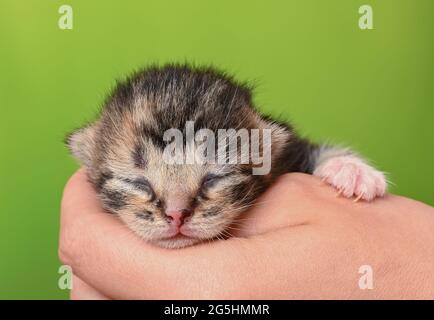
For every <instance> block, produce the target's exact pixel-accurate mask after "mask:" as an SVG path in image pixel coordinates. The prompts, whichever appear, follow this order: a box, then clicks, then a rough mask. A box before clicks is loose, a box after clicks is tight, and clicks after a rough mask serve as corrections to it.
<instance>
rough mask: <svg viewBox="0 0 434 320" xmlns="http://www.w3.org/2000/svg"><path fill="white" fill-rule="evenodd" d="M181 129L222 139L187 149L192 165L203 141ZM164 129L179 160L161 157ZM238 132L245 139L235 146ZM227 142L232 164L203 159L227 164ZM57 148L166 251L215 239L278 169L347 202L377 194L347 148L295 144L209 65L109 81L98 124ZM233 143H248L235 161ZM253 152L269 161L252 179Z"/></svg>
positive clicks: (375, 178) (107, 203) (376, 182)
mask: <svg viewBox="0 0 434 320" xmlns="http://www.w3.org/2000/svg"><path fill="white" fill-rule="evenodd" d="M189 124H193V125H194V129H193V133H194V134H196V133H198V132H199V131H202V132H204V131H203V130H207V131H206V132H207V133H210V132H211V133H217V132H220V131H219V130H226V133H228V132H229V134H227V139H224V140H222V141H223V142H221V141H220V140H219V143H213V144H210V143H208V142H207V143H208V144H207V145H206V146H207V147H209V148H208V153H209V154H210V155H211V157H208V158H207V159H208V160H210V161H201V162H197V161H196V162H195V161H193V162H191V161H190V162H187V161H185V160H186V159H187V157H188V156H189V153H190V156H192V157H191V158H190V159H196V158H197V150H198V149H197V148H196V149H195V148H194V147H200V145H201V144H202V145H203V143H205V142H203V141H205V140H203V141H202V142H201V141H198V140H197V139H195V137H193V138H192V137H191V135H190V137H189V135H188V132H187V131H188V130H187V129H186V128H187V127H188V125H189ZM171 130H177V131H176V132H178V133H180V137H181V138H182V142H181V144H179V143H178V144H177V146H178V147H180V149H179V150H181V153H176V154H177V156H178V158H177V159H178V160H181V161H175V162H173V161H172V162H170V161H167V157H166V155H167V154H169V155H173V152H169V153H167V148H168V147H169V146H170V145H171V143H173V142H174V140H175V139H167V133H168V132H171ZM231 130H232V131H231ZM241 130H244V131H243V132H244V133H245V132H246V131H247V132H248V135H247V137H248V138H250V140H249V141H247V142H246V141H244V142H243V141H241V134H239V132H241ZM255 130H256V133H258V132H259V133H260V134H256V135H254V134H253V133H254V131H255ZM265 133H267V134H268V135H267V134H265ZM267 137H268V138H269V139H267ZM172 138H173V136H172ZM234 143H235V146H236V147H238V148H237V149H235V159H236V160H238V161H226V162H222V161H212V160H216V159H217V157H218V156H221V155H223V157H222V159H224V160H228V158H230V156H231V154H230V152H232V151H233V149H230V146H233V145H234ZM67 144H68V147H69V149H70V150H71V152H72V154H73V155H74V156H75V157H76V158H77V159H78V160H79V161H80V163H81V164H82V165H83V166H84V167H85V168H86V171H87V174H88V177H89V180H90V181H91V183H92V184H93V185H94V187H95V189H96V191H97V193H98V195H99V197H100V199H101V203H102V205H103V207H104V208H105V209H106V210H108V211H109V212H111V213H114V214H116V215H117V216H119V218H120V219H121V220H123V221H124V222H125V223H126V225H127V226H128V227H129V228H131V230H133V231H134V232H136V233H137V234H138V235H139V236H140V237H142V238H143V239H145V240H146V241H148V242H151V243H154V244H156V245H159V246H162V247H167V248H180V247H185V246H189V245H193V244H195V243H198V242H200V241H203V240H207V239H214V238H217V237H219V236H221V235H222V234H224V233H225V230H226V229H227V227H228V226H229V225H230V224H231V223H233V221H234V220H235V219H236V218H237V217H238V216H239V214H240V213H241V212H242V211H244V210H245V209H246V208H248V207H249V206H250V205H252V204H253V203H254V201H255V199H257V198H258V196H259V195H260V194H262V193H263V192H264V191H265V190H266V189H267V188H268V187H269V186H270V184H272V183H273V181H274V180H275V179H276V178H277V177H278V176H280V175H282V174H285V173H288V172H304V173H309V174H313V175H316V176H319V177H321V178H322V179H324V180H325V181H326V182H327V183H329V184H331V185H332V186H334V187H335V188H337V189H338V190H339V192H340V193H341V194H342V195H344V196H345V197H348V198H350V197H355V198H356V200H359V199H363V200H366V201H370V200H373V199H374V198H375V197H378V196H383V195H384V193H385V191H386V180H385V177H384V175H383V174H382V173H381V172H379V171H377V170H376V169H374V168H373V167H371V166H370V165H368V164H367V163H366V162H365V161H364V160H363V159H361V158H360V157H359V156H358V155H356V154H355V153H354V152H352V151H351V150H349V149H342V148H338V147H333V146H329V145H316V144H312V143H310V142H309V141H307V140H305V139H302V138H300V137H299V136H298V135H297V133H296V132H295V131H294V129H293V128H292V127H291V126H290V125H288V124H285V123H281V122H278V121H275V120H273V119H271V118H269V117H266V116H264V115H261V114H260V113H259V112H258V111H257V110H256V109H255V107H254V105H253V103H252V94H251V90H250V88H249V87H248V86H247V85H246V84H242V83H238V82H236V81H235V80H234V79H233V78H232V77H230V76H228V75H226V74H225V73H222V72H220V71H217V70H215V69H214V68H209V67H192V66H189V65H166V66H162V67H155V66H153V67H149V68H146V69H144V70H142V71H140V72H137V73H134V74H133V75H131V76H130V77H129V78H127V79H126V80H124V81H121V82H119V83H118V84H117V86H116V87H115V89H114V90H113V92H112V93H111V94H110V96H109V97H108V99H107V100H106V102H105V105H104V107H103V109H102V110H101V112H100V115H99V117H98V119H97V120H95V121H94V122H93V123H91V124H89V125H87V126H85V127H83V128H81V129H79V130H76V131H75V132H73V133H72V134H70V135H69V136H68V138H67ZM254 144H259V147H258V148H256V149H255V148H253V147H254ZM243 146H244V147H247V149H248V147H251V148H250V149H249V151H248V152H250V153H249V154H248V157H247V161H239V159H240V157H239V156H240V152H241V150H242V149H243ZM214 148H215V149H218V150H216V152H215V153H212V152H209V151H210V150H211V151H213V150H214ZM253 149H255V150H256V151H254V152H253ZM179 150H178V151H179ZM245 150H246V149H245ZM172 151H173V150H172ZM195 151H196V153H195V154H194V155H191V153H193V152H195ZM202 151H203V150H202ZM202 151H200V152H202ZM200 152H199V153H200ZM203 152H205V151H203ZM209 154H207V155H209ZM233 155H234V154H232V156H233ZM254 156H260V157H259V159H263V160H266V159H269V162H270V163H269V168H268V170H265V171H264V172H263V173H262V174H255V172H254V171H255V168H256V169H258V168H259V167H260V164H258V162H255V161H253V157H254ZM267 157H268V158H267ZM244 160H246V159H244ZM265 169H267V168H265Z"/></svg>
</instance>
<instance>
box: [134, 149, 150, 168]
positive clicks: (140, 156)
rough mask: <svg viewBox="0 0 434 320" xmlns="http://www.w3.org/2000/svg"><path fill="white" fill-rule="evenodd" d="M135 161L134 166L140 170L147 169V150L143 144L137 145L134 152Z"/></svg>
mask: <svg viewBox="0 0 434 320" xmlns="http://www.w3.org/2000/svg"><path fill="white" fill-rule="evenodd" d="M132 157H133V161H134V165H135V166H136V167H138V168H140V169H145V168H146V164H147V161H146V158H145V148H144V147H143V145H142V144H139V143H138V144H137V145H136V146H135V148H134V150H133V154H132Z"/></svg>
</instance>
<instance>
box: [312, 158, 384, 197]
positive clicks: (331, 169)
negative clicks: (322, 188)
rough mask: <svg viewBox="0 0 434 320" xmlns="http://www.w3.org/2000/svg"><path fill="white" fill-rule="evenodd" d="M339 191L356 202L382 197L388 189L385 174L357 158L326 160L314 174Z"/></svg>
mask: <svg viewBox="0 0 434 320" xmlns="http://www.w3.org/2000/svg"><path fill="white" fill-rule="evenodd" d="M313 174H314V175H316V176H319V177H321V178H322V179H323V180H324V181H326V182H327V183H329V184H331V185H332V186H333V187H335V188H336V189H338V190H339V193H340V194H342V195H344V196H345V197H347V198H351V197H353V196H355V197H356V201H357V200H359V199H363V200H366V201H370V200H373V199H374V198H375V197H381V196H383V195H384V194H385V192H386V189H387V182H386V178H385V177H384V174H383V173H382V172H380V171H377V170H375V169H374V168H372V167H371V166H369V165H368V164H366V163H365V162H364V161H363V160H361V159H359V158H357V157H356V156H352V155H348V156H339V157H333V158H330V159H328V160H325V161H324V163H321V164H320V165H319V166H318V167H317V168H316V169H315V171H314V172H313Z"/></svg>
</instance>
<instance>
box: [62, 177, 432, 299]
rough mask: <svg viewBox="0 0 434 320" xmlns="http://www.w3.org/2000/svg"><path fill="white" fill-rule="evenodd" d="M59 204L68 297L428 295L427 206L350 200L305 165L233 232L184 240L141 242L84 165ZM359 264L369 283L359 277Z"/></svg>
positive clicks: (280, 183)
mask: <svg viewBox="0 0 434 320" xmlns="http://www.w3.org/2000/svg"><path fill="white" fill-rule="evenodd" d="M61 211H62V215H61V229H60V242H59V255H60V258H61V260H62V262H63V263H64V264H68V265H70V266H71V267H72V269H73V273H74V276H75V278H74V280H75V281H74V289H73V292H72V297H73V298H91V299H92V298H95V299H103V298H105V297H109V298H115V299H195V298H198V299H206V298H210V299H261V298H262V299H305V298H311V299H347V298H353V299H363V298H379V299H382V298H397V299H403V298H431V299H432V298H434V275H433V273H432V270H434V209H433V208H432V207H430V206H427V205H425V204H422V203H420V202H417V201H414V200H410V199H406V198H403V197H398V196H393V195H388V196H386V197H385V198H382V199H377V200H375V201H374V202H371V203H367V202H356V203H354V202H353V201H351V200H350V199H346V198H341V197H337V196H336V192H335V190H334V189H332V188H330V187H329V186H327V185H325V184H323V183H321V181H320V180H319V179H317V178H315V177H312V176H309V175H304V174H287V175H284V176H282V177H281V178H280V179H279V180H278V181H277V182H276V183H275V184H274V185H273V186H272V188H270V190H268V191H267V193H266V194H264V195H263V196H262V197H261V198H260V199H258V201H257V203H256V205H255V206H254V207H252V208H251V209H250V210H249V211H247V212H245V213H244V214H243V215H242V216H241V217H240V219H239V221H237V223H235V224H234V225H233V226H232V227H231V228H230V229H229V230H228V231H229V232H230V233H231V234H232V235H233V237H232V238H229V239H228V240H225V241H213V242H206V243H203V244H200V245H196V246H193V247H188V248H184V249H176V250H170V249H162V248H158V247H155V246H152V245H150V244H147V243H145V242H144V241H143V240H141V239H140V238H139V237H138V236H137V235H135V234H133V233H132V232H131V231H130V230H129V229H128V228H127V227H126V226H124V225H123V224H122V223H121V222H120V221H119V220H118V219H117V218H116V216H113V215H110V214H108V213H106V212H104V210H103V209H102V208H101V206H100V204H99V201H98V199H97V196H96V194H95V191H94V190H93V188H92V186H91V185H90V184H89V183H88V182H87V179H86V174H85V172H84V170H79V171H78V172H77V173H76V174H74V175H73V177H72V178H71V179H70V181H69V182H68V184H67V186H66V188H65V191H64V196H63V200H62V209H61ZM362 266H367V267H368V268H370V269H371V270H372V285H373V286H372V289H369V288H365V289H363V286H362V287H361V286H360V283H359V282H360V278H361V277H363V276H364V274H363V273H359V271H360V270H362V269H361V267H362ZM363 270H366V269H363ZM365 276H366V275H365Z"/></svg>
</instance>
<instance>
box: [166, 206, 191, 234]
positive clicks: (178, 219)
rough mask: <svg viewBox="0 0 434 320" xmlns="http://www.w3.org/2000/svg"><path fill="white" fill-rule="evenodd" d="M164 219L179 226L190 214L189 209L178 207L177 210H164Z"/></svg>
mask: <svg viewBox="0 0 434 320" xmlns="http://www.w3.org/2000/svg"><path fill="white" fill-rule="evenodd" d="M165 214H166V219H167V221H168V222H169V223H170V224H171V225H172V226H175V227H176V228H178V229H179V228H180V227H181V226H182V225H183V224H184V223H185V222H186V220H187V218H189V217H190V216H191V215H192V210H191V209H178V210H170V211H166V212H165Z"/></svg>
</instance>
